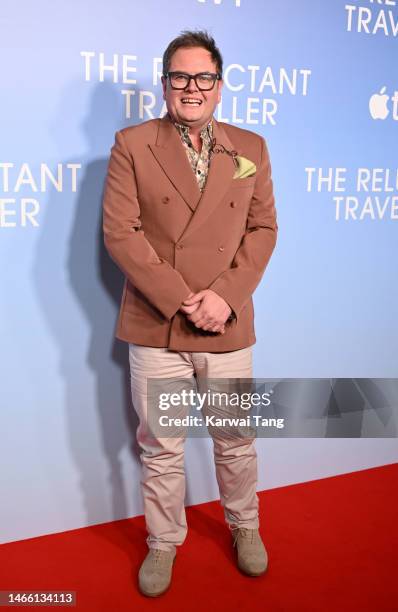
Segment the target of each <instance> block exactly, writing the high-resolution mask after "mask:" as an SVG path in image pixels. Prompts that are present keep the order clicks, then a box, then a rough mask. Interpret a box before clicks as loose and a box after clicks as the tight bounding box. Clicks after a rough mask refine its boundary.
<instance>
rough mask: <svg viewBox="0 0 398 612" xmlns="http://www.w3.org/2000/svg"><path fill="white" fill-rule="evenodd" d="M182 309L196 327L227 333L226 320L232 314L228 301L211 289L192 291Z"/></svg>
mask: <svg viewBox="0 0 398 612" xmlns="http://www.w3.org/2000/svg"><path fill="white" fill-rule="evenodd" d="M180 310H181V311H182V312H183V313H185V315H186V316H187V319H189V320H190V321H191V322H192V323H193V324H194V325H195V327H198V328H200V329H203V330H205V331H211V332H214V333H220V334H224V333H225V322H226V320H227V319H228V317H229V315H230V314H231V312H232V310H231V307H230V306H229V305H228V304H227V302H226V301H225V300H224V299H223V298H222V297H221V296H219V295H218V294H217V293H216V292H215V291H212V290H211V289H203V291H199V292H198V293H190V294H189V296H188V298H187V299H186V300H184V301H183V303H182V304H181V306H180Z"/></svg>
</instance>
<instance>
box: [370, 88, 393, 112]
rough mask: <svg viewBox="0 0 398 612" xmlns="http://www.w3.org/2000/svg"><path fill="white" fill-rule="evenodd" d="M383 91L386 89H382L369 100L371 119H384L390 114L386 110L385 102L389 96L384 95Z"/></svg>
mask: <svg viewBox="0 0 398 612" xmlns="http://www.w3.org/2000/svg"><path fill="white" fill-rule="evenodd" d="M385 90H386V88H385V87H383V88H382V89H381V90H380V94H373V96H372V97H371V98H370V100H369V111H370V114H371V115H372V118H373V119H385V118H386V117H387V115H388V113H389V112H390V111H389V110H388V108H387V100H389V97H390V96H387V95H386V94H385V93H384V92H385Z"/></svg>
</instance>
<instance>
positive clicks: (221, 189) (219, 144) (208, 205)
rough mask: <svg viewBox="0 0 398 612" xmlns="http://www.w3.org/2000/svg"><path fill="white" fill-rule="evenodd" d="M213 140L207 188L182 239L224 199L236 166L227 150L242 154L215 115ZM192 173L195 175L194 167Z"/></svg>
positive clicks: (198, 225)
mask: <svg viewBox="0 0 398 612" xmlns="http://www.w3.org/2000/svg"><path fill="white" fill-rule="evenodd" d="M213 140H215V144H214V148H215V152H214V153H213V154H212V156H211V160H210V167H209V173H208V175H207V180H206V184H205V188H204V190H203V193H202V197H201V198H200V201H199V204H198V205H197V207H196V210H195V213H194V214H193V215H192V218H191V220H190V222H189V223H188V225H187V227H186V228H185V230H184V232H183V234H182V235H181V236H180V240H182V239H183V238H186V237H187V236H189V235H190V234H191V233H192V232H193V231H195V230H197V229H198V228H199V227H200V226H201V225H202V224H203V223H204V222H205V221H206V219H207V218H208V217H209V215H210V214H211V213H212V212H213V210H214V209H215V208H216V206H218V204H219V203H220V201H221V200H222V199H223V197H224V196H225V194H226V193H227V191H228V189H229V188H230V186H231V184H232V181H233V175H234V172H235V169H236V167H235V164H234V161H233V159H232V156H231V155H229V154H228V153H226V152H225V150H227V151H233V150H234V151H236V153H237V154H238V155H239V154H240V152H241V150H240V148H239V147H234V145H233V144H232V142H231V141H230V139H229V138H228V136H227V133H226V131H225V130H224V129H223V127H222V125H221V124H220V123H219V122H218V121H217V120H216V119H215V118H214V117H213ZM191 174H192V175H193V172H192V169H191ZM195 180H196V179H195Z"/></svg>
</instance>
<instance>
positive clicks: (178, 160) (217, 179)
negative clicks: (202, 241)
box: [148, 114, 241, 240]
mask: <svg viewBox="0 0 398 612" xmlns="http://www.w3.org/2000/svg"><path fill="white" fill-rule="evenodd" d="M213 140H214V141H215V146H214V148H215V152H214V153H213V154H212V156H211V160H210V167H209V173H208V175H207V180H206V184H205V188H204V190H203V193H201V191H200V189H199V187H198V183H197V180H196V177H195V175H194V173H193V171H192V168H191V165H190V163H189V160H188V156H187V154H186V151H185V149H184V145H183V144H182V142H181V138H180V135H179V133H178V131H177V130H176V128H175V126H174V125H173V123H172V121H171V119H170V117H169V116H168V114H166V115H164V117H162V118H161V119H160V121H159V129H158V134H157V139H156V143H155V144H154V145H153V144H150V143H149V145H148V146H149V148H150V149H151V151H152V153H153V155H154V156H155V157H156V159H157V161H158V163H159V164H160V166H161V167H162V168H163V170H164V172H165V173H166V175H167V176H168V178H169V179H170V181H171V182H172V183H173V185H174V187H175V188H176V189H177V191H178V192H179V193H180V194H181V196H182V197H183V199H184V200H185V202H186V203H187V205H188V206H189V208H190V209H191V210H192V211H193V215H192V217H191V220H190V222H189V223H188V225H187V226H186V228H185V230H184V232H183V234H182V235H181V236H180V240H181V239H182V238H186V237H187V236H188V235H189V234H191V233H192V232H193V231H195V230H196V229H198V227H200V226H201V225H202V223H204V221H205V220H206V219H207V217H208V216H209V215H210V214H211V213H212V211H213V210H214V208H215V207H216V206H217V205H218V204H219V203H220V201H221V200H222V198H223V197H224V195H225V194H226V192H227V191H228V189H229V187H230V186H231V183H232V180H233V178H232V177H233V174H234V172H235V164H234V162H233V159H232V156H231V155H229V154H228V153H226V152H225V150H226V151H232V150H235V151H236V153H237V154H238V155H239V154H240V152H241V150H240V148H239V147H234V145H233V144H232V142H231V141H230V139H229V138H228V136H227V133H226V131H225V130H224V129H223V127H222V124H221V123H219V122H218V121H217V120H216V119H215V118H214V117H213Z"/></svg>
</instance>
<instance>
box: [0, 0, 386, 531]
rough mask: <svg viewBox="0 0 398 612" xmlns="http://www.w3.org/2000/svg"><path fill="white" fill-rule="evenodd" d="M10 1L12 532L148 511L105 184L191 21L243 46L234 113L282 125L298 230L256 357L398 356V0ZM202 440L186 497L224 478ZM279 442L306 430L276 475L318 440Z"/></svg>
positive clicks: (381, 366)
mask: <svg viewBox="0 0 398 612" xmlns="http://www.w3.org/2000/svg"><path fill="white" fill-rule="evenodd" d="M0 11H1V12H0V25H1V32H2V36H1V45H2V51H1V56H0V74H1V81H2V92H3V93H2V97H1V108H2V112H1V115H0V134H1V136H0V177H1V179H0V249H1V251H0V253H1V270H2V275H1V276H2V292H1V297H0V308H1V311H0V332H1V346H2V357H1V359H2V361H1V378H2V384H1V404H2V406H1V418H2V426H1V427H2V445H1V446H2V452H3V458H2V466H3V467H4V468H5V469H3V471H2V476H1V478H2V482H1V491H2V495H3V502H2V506H1V512H2V516H1V525H2V532H3V533H2V539H3V541H9V540H13V539H20V538H23V537H29V536H33V535H39V534H41V533H49V532H53V531H62V530H65V529H67V528H73V527H79V526H83V525H86V524H92V523H97V522H103V521H107V520H113V519H116V518H123V517H125V516H129V515H134V514H138V513H140V512H142V506H141V501H140V495H139V462H138V455H137V448H136V445H135V442H134V431H135V426H136V417H135V414H134V412H133V410H132V408H131V405H130V403H129V391H128V382H127V372H126V365H127V346H126V345H124V344H123V343H119V342H116V341H114V338H113V334H114V325H115V321H116V315H117V310H118V305H119V299H120V292H121V286H122V280H123V279H122V276H121V274H120V273H119V271H118V269H117V268H116V267H115V265H114V264H113V263H112V262H111V261H110V259H109V257H108V256H107V254H106V253H105V251H104V248H103V246H102V236H101V203H102V190H103V183H104V178H105V175H106V169H107V163H108V158H109V154H110V148H111V146H112V144H113V141H114V133H115V131H116V130H118V129H120V128H122V127H124V126H126V125H131V124H135V123H138V122H140V121H143V120H146V119H150V118H153V117H158V116H161V115H162V114H163V113H164V112H165V109H164V106H163V99H162V95H161V85H160V72H161V57H162V54H163V51H164V49H165V47H166V46H167V44H168V42H169V41H170V40H171V39H172V38H174V37H175V36H177V35H178V34H179V32H180V31H181V30H182V29H189V28H206V29H208V30H209V31H210V33H211V34H212V35H213V36H214V37H215V39H216V42H217V44H218V46H219V47H220V49H221V52H222V54H223V57H224V71H225V83H224V88H223V99H222V103H221V104H220V105H219V107H218V108H217V112H216V118H217V119H220V120H222V121H227V122H230V123H234V124H236V125H240V126H242V127H245V128H248V129H251V130H253V131H255V132H258V133H259V134H261V135H263V136H264V137H265V138H266V141H267V144H268V148H269V152H270V156H271V162H272V169H273V180H274V188H275V197H276V205H277V211H278V225H279V239H278V244H277V247H276V250H275V252H274V255H273V257H272V260H271V262H270V264H269V267H268V268H267V271H266V273H265V275H264V278H263V281H262V283H261V285H260V287H259V288H258V289H257V291H256V293H255V308H256V318H255V324H256V334H257V344H256V347H255V374H256V375H257V376H259V377H264V378H265V377H276V378H277V377H300V376H304V377H368V376H369V377H397V375H398V372H397V357H396V355H397V345H398V327H397V318H396V313H397V311H398V283H397V282H396V276H397V274H396V262H397V255H398V241H397V222H398V163H397V162H398V160H397V136H398V73H397V70H396V57H397V34H398V6H396V3H395V2H393V1H391V0H390V1H389V2H388V1H386V2H383V3H380V4H378V3H373V2H369V1H368V0H360V1H358V2H357V1H355V2H354V1H353V2H351V4H347V2H346V1H343V0H328V1H324V0H323V1H322V0H303V1H302V2H296V1H295V0H285V1H284V2H274V1H265V0H264V1H260V0H240V2H239V1H238V0H237V1H235V0H222V1H218V2H215V1H213V0H212V1H210V0H206V1H201V0H170V1H169V2H167V3H166V2H163V1H161V0H158V1H157V0H145V2H141V1H138V0H135V1H132V0H115V1H114V2H113V3H111V4H110V3H108V2H105V1H104V0H95V1H94V0H85V2H83V3H82V2H78V1H77V0H73V1H69V2H63V3H62V2H59V3H56V4H54V2H50V1H49V0H38V1H37V2H35V3H30V2H27V1H20V2H11V1H10V0H5V1H4V0H3V2H2V6H1V9H0ZM190 442H192V444H190V445H189V448H188V455H187V462H188V464H189V463H190V462H191V463H192V467H191V470H192V471H193V473H194V475H195V481H194V480H192V482H195V486H193V485H191V486H188V495H187V503H194V502H197V501H203V500H206V499H210V498H212V497H217V489H216V484H215V480H214V477H213V471H212V469H213V468H212V464H211V457H210V456H208V455H207V454H206V453H203V447H207V444H208V441H203V440H195V441H190ZM321 442H325V445H326V441H321ZM327 442H328V446H327V449H326V446H321V445H318V446H317V447H316V451H315V450H314V452H316V455H317V457H319V455H320V454H321V455H322V453H324V452H326V454H328V455H329V457H330V463H329V464H327V465H326V464H325V469H324V473H331V472H333V471H334V470H335V471H336V472H338V471H344V469H349V468H354V467H357V468H358V469H359V467H361V466H362V467H365V466H367V465H370V464H372V463H376V464H377V463H387V462H390V461H393V460H394V459H395V460H396V458H397V455H398V453H397V443H396V441H395V440H384V441H383V440H370V441H369V440H368V441H367V446H366V447H361V449H362V450H361V451H358V448H357V447H355V450H354V446H353V445H351V446H350V447H348V446H345V447H344V449H343V448H342V446H341V445H339V444H338V443H339V441H333V442H334V446H333V445H331V444H330V443H331V441H327ZM269 444H271V443H269ZM280 444H281V446H278V445H277V441H273V442H272V452H273V453H275V454H276V455H275V456H276V457H282V456H283V457H285V462H286V461H289V459H286V454H285V453H286V450H285V449H289V450H288V454H289V456H290V457H293V456H294V464H295V465H296V466H297V465H298V466H300V469H299V470H298V471H296V472H294V473H293V471H292V472H291V473H290V476H286V473H283V474H282V471H283V470H282V471H281V468H278V469H279V471H278V470H276V472H275V473H273V475H272V477H271V476H270V475H269V474H267V472H261V471H260V472H261V473H260V481H259V484H260V488H265V487H267V486H270V485H271V484H273V485H278V484H281V483H282V482H284V481H286V480H287V481H289V478H290V480H291V481H292V480H300V479H301V480H305V479H308V478H310V477H311V476H314V472H313V471H311V469H310V467H309V466H310V465H312V464H313V457H309V456H308V455H305V456H304V454H303V450H302V449H303V448H304V447H303V446H301V445H300V443H299V442H298V441H297V442H296V441H295V440H290V441H286V440H284V441H280ZM287 444H289V446H287ZM314 444H319V441H317V442H316V443H315V442H314ZM261 448H263V447H261ZM264 448H266V449H269V448H271V446H270V445H268V446H265V447H264ZM306 448H308V446H306ZM313 448H314V449H315V447H313ZM359 452H362V455H360V457H361V458H360V460H359V463H358V464H355V465H354V464H353V463H350V456H351V454H355V456H356V457H358V456H359V455H358V453H359ZM264 456H265V455H264ZM197 457H200V465H199V466H198V462H197V461H196V458H197ZM342 457H343V459H341V458H342ZM300 458H301V459H300ZM344 458H345V459H344ZM260 459H261V449H260ZM260 465H262V464H260ZM264 465H266V463H264ZM203 466H204V467H203ZM285 467H286V463H285ZM295 469H296V468H295ZM300 470H301V471H300Z"/></svg>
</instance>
